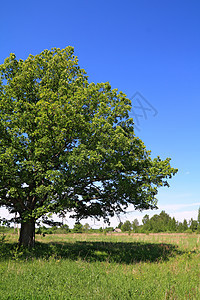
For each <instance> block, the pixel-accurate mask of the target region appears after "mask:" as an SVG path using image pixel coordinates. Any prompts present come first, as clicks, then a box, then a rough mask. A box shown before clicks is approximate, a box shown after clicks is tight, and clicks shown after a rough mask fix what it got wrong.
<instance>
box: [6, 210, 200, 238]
mask: <svg viewBox="0 0 200 300" xmlns="http://www.w3.org/2000/svg"><path fill="white" fill-rule="evenodd" d="M116 228H117V229H120V230H121V232H130V233H159V232H179V233H181V232H186V233H192V232H197V233H200V208H199V210H198V218H197V220H193V219H192V218H191V219H190V220H189V222H187V220H184V221H183V222H179V221H176V219H175V218H174V217H173V218H171V217H170V216H169V215H168V214H167V213H166V212H165V211H162V212H161V213H160V214H159V215H157V214H156V215H154V216H153V217H151V218H150V217H149V215H147V214H146V215H145V216H144V217H143V219H142V225H139V221H138V220H137V219H135V220H133V221H132V222H131V221H129V220H127V221H125V222H124V223H123V222H120V223H119V225H118V226H117V227H116ZM14 231H15V232H16V230H15V229H14ZM113 231H115V229H114V227H105V228H102V227H100V228H99V229H93V228H92V227H91V226H90V225H89V224H88V223H86V224H84V225H82V224H81V223H80V222H76V223H75V224H74V227H73V228H72V229H71V228H69V226H68V225H67V224H65V225H59V226H51V227H48V228H47V227H45V226H40V227H38V228H36V234H41V235H46V234H66V233H70V232H71V233H105V234H106V233H109V232H113ZM0 232H5V233H6V232H9V233H11V232H13V227H9V226H8V224H6V223H3V222H1V220H0Z"/></svg>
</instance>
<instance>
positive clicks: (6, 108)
mask: <svg viewBox="0 0 200 300" xmlns="http://www.w3.org/2000/svg"><path fill="white" fill-rule="evenodd" d="M130 110H131V101H130V100H129V99H127V97H126V95H125V94H123V93H122V92H118V91H117V89H114V90H112V89H111V86H110V84H109V83H97V84H95V83H89V82H88V78H87V76H86V72H85V71H84V70H83V69H81V68H80V67H79V65H78V60H77V57H75V56H74V50H73V48H72V47H67V48H65V49H63V50H60V49H57V48H54V49H52V50H50V51H48V50H44V51H43V52H42V53H40V54H39V55H35V56H33V55H30V56H29V57H28V58H27V59H26V60H21V59H20V60H17V59H16V56H15V55H14V54H11V55H10V56H9V57H8V58H7V59H5V61H4V63H3V64H2V65H0V205H1V206H6V207H7V208H8V209H9V211H10V212H11V213H16V212H17V213H18V214H19V218H18V221H19V222H20V223H21V231H20V237H19V243H20V245H21V244H22V245H24V246H33V245H34V237H35V222H36V220H37V219H38V218H40V217H42V216H44V215H46V214H47V213H49V212H54V213H62V212H69V211H70V212H72V213H73V214H74V215H76V217H77V219H81V218H85V217H88V216H93V217H96V218H100V217H103V218H104V219H106V218H108V217H109V216H113V214H114V213H120V212H122V211H124V210H125V209H126V208H127V206H128V205H130V204H133V205H134V207H135V208H136V209H140V210H142V209H149V208H151V209H153V208H156V207H157V206H156V205H157V200H156V198H155V196H156V194H157V188H158V187H159V186H162V185H168V182H167V179H168V178H171V177H172V175H174V174H175V173H176V172H177V170H176V169H174V168H172V167H171V166H170V159H169V158H167V159H165V160H161V159H160V158H159V157H157V158H155V159H151V157H150V152H149V151H147V150H146V148H145V146H144V144H143V142H142V141H141V140H140V139H139V138H138V137H136V136H135V134H134V123H133V120H132V119H131V118H129V112H130Z"/></svg>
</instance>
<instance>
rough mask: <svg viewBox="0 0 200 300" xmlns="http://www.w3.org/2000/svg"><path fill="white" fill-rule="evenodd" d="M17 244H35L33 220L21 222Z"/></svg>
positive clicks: (29, 245) (26, 245)
mask: <svg viewBox="0 0 200 300" xmlns="http://www.w3.org/2000/svg"><path fill="white" fill-rule="evenodd" d="M19 246H24V247H29V248H32V247H34V246H35V220H34V219H30V220H28V221H26V222H22V223H21V230H20V236H19Z"/></svg>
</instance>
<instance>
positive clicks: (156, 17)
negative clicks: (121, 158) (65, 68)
mask: <svg viewBox="0 0 200 300" xmlns="http://www.w3.org/2000/svg"><path fill="white" fill-rule="evenodd" d="M199 14H200V2H199V1H198V0H193V1H189V0H188V1H185V0H182V1H180V0H178V1H172V0H168V1H154V0H152V1H148V0H146V1H145V0H140V1H139V0H138V1H133V0H129V1H126V0H125V1H116V0H115V1H114V0H110V1H104V0H103V1H94V0H93V1H92V0H90V1H87V0H86V1H84V0H78V1H66V0H62V1H61V0H57V1H51V0H48V1H46V0H42V1H41V0H40V1H38V0H37V1H24V0H23V1H20V0H19V1H14V0H10V1H2V3H1V19H0V23H1V26H0V63H3V61H4V59H5V58H6V57H7V56H8V55H9V54H10V53H11V52H12V53H15V54H16V55H17V58H22V59H25V58H26V57H27V56H28V55H29V54H30V53H31V54H33V55H34V54H38V53H40V52H41V51H42V50H44V49H50V48H52V47H59V48H64V47H66V46H68V45H71V46H74V47H75V54H76V55H77V56H78V58H79V64H80V66H81V67H82V68H84V69H85V70H86V71H87V73H88V76H89V81H93V82H95V83H96V82H105V81H109V82H110V83H111V85H112V87H113V88H118V89H119V90H121V91H123V92H124V93H126V94H127V96H128V97H129V98H131V97H132V96H133V95H134V94H135V92H137V91H138V92H139V93H140V94H141V95H142V97H144V98H139V101H141V103H143V105H144V104H145V105H146V107H147V108H151V110H150V111H147V119H145V118H144V115H143V117H139V125H138V129H137V130H136V134H137V135H138V136H139V137H140V138H141V139H142V140H143V141H144V143H145V144H146V146H147V148H148V149H150V150H152V156H156V155H160V156H161V158H163V159H164V158H165V157H168V156H169V157H171V158H172V165H173V166H174V167H177V168H178V169H179V173H178V174H177V175H176V177H174V178H173V179H172V180H171V181H170V184H171V187H170V188H169V189H168V188H162V189H161V190H160V192H159V195H158V205H159V207H160V209H164V210H165V211H166V212H167V213H169V214H170V215H171V216H175V217H176V219H178V220H180V221H181V220H183V218H186V219H190V218H191V217H193V218H195V219H196V218H197V210H198V207H199V206H200V193H199V183H200V182H199V181H200V180H199V179H200V176H199V168H200V159H199V153H200V139H199V137H200V34H199V32H200V17H199ZM144 99H146V100H147V101H148V103H147V102H145V100H144ZM134 101H135V102H134ZM137 101H138V100H137V99H136V97H135V99H133V109H134V106H135V109H134V113H136V114H140V113H141V110H140V109H139V108H137V106H138V102H137ZM149 104H150V105H151V106H149ZM153 109H154V110H153ZM155 111H157V114H156V116H154V115H153V113H154V112H155ZM130 210H131V211H132V209H131V208H130ZM159 212H160V211H154V212H153V213H159ZM144 213H149V214H152V213H151V212H144ZM143 215H144V214H140V213H138V212H134V213H129V214H128V215H126V216H123V219H124V220H125V219H127V218H128V219H130V220H133V219H134V218H136V217H137V218H138V219H139V220H141V218H142V216H143ZM113 222H114V223H113V224H114V225H115V224H116V222H117V221H114V220H113Z"/></svg>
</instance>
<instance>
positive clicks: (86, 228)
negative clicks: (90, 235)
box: [83, 223, 90, 232]
mask: <svg viewBox="0 0 200 300" xmlns="http://www.w3.org/2000/svg"><path fill="white" fill-rule="evenodd" d="M89 230H90V225H89V224H88V223H85V225H83V231H84V232H88V231H89Z"/></svg>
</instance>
